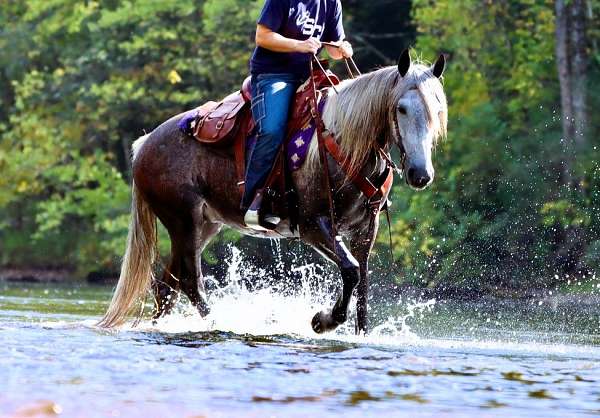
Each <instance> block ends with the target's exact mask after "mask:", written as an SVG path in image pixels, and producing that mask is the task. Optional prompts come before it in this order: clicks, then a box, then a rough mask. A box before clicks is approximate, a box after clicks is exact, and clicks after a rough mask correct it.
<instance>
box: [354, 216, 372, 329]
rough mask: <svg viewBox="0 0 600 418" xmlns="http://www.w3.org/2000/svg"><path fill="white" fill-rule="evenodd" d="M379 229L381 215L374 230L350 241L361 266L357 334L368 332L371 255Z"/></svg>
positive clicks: (357, 290) (362, 233) (357, 303)
mask: <svg viewBox="0 0 600 418" xmlns="http://www.w3.org/2000/svg"><path fill="white" fill-rule="evenodd" d="M378 229H379V214H377V215H376V218H375V219H374V223H373V228H372V230H367V231H364V232H360V233H357V234H356V235H355V236H354V237H352V239H351V240H350V248H351V250H352V253H353V254H356V258H357V259H358V263H359V265H360V282H359V283H358V286H357V288H356V327H355V330H356V333H357V334H361V333H364V334H366V333H367V331H368V326H369V322H368V300H369V255H370V254H371V250H372V249H373V244H374V243H375V238H376V237H377V231H378Z"/></svg>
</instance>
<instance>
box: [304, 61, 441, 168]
mask: <svg viewBox="0 0 600 418" xmlns="http://www.w3.org/2000/svg"><path fill="white" fill-rule="evenodd" d="M415 88H416V89H417V90H418V92H419V94H420V96H421V98H422V99H423V101H424V103H425V107H426V108H427V113H428V119H429V124H430V126H429V127H430V129H432V130H433V135H434V141H437V140H438V139H439V138H444V137H445V136H446V127H447V120H448V110H447V103H446V96H445V94H444V90H443V87H442V84H441V83H440V81H439V79H438V78H437V77H435V76H434V75H433V74H432V73H431V69H430V67H428V66H425V65H423V64H419V63H417V64H414V63H413V65H412V66H411V68H410V71H409V72H408V74H407V75H406V76H405V77H400V73H399V72H398V68H397V67H396V66H393V67H386V68H381V69H379V70H376V71H373V72H371V73H368V74H364V75H362V76H360V77H358V78H356V79H353V80H345V81H343V82H342V83H341V84H340V85H339V86H338V88H337V89H338V92H339V94H335V92H333V91H330V92H329V95H328V97H329V98H328V103H327V104H328V105H327V106H326V107H325V111H324V113H323V121H324V123H325V125H326V126H327V128H328V129H329V130H330V131H332V132H333V133H334V134H335V137H336V140H337V141H338V143H339V144H340V147H341V149H342V151H343V152H344V154H345V155H346V156H347V160H348V169H349V171H350V174H352V173H356V172H358V171H360V169H361V168H362V167H363V166H364V164H365V163H366V160H367V158H368V157H369V155H371V152H373V150H374V147H375V146H376V144H377V140H378V139H380V138H381V139H383V140H385V142H386V143H387V144H391V143H392V141H393V133H392V132H393V128H392V125H391V124H392V123H393V119H392V117H393V115H394V111H395V108H396V104H397V102H398V100H399V99H400V97H401V96H402V95H403V94H404V93H405V92H406V91H408V90H410V89H415ZM434 100H437V102H438V103H439V104H438V105H436V104H435V102H434ZM438 110H439V112H438ZM316 142H317V141H313V143H312V144H311V148H310V152H309V156H308V160H309V161H308V162H309V164H311V165H313V167H314V166H315V165H317V164H319V157H318V148H317V146H316Z"/></svg>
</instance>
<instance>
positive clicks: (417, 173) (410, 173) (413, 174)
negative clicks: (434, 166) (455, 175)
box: [406, 167, 433, 190]
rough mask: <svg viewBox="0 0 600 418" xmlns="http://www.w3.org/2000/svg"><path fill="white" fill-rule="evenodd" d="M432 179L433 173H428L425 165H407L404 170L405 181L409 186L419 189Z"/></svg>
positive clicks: (427, 184)
mask: <svg viewBox="0 0 600 418" xmlns="http://www.w3.org/2000/svg"><path fill="white" fill-rule="evenodd" d="M432 181H433V174H431V175H430V174H429V173H428V172H427V169H426V168H425V167H409V168H408V170H406V182H407V183H408V185H409V186H411V187H413V188H415V189H418V190H421V189H424V188H425V187H427V186H429V185H430V184H431V182H432Z"/></svg>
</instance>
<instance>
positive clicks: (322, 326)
mask: <svg viewBox="0 0 600 418" xmlns="http://www.w3.org/2000/svg"><path fill="white" fill-rule="evenodd" d="M311 325H312V329H313V331H314V332H316V333H317V334H322V333H324V332H327V331H333V330H334V329H336V328H337V326H338V325H339V324H338V323H337V322H335V321H334V320H333V318H332V316H331V314H330V313H325V312H317V313H316V314H315V316H313V319H312V321H311Z"/></svg>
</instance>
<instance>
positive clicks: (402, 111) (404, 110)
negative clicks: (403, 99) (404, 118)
mask: <svg viewBox="0 0 600 418" xmlns="http://www.w3.org/2000/svg"><path fill="white" fill-rule="evenodd" d="M398 112H399V113H400V114H401V115H406V108H405V107H404V106H402V105H400V106H398Z"/></svg>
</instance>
